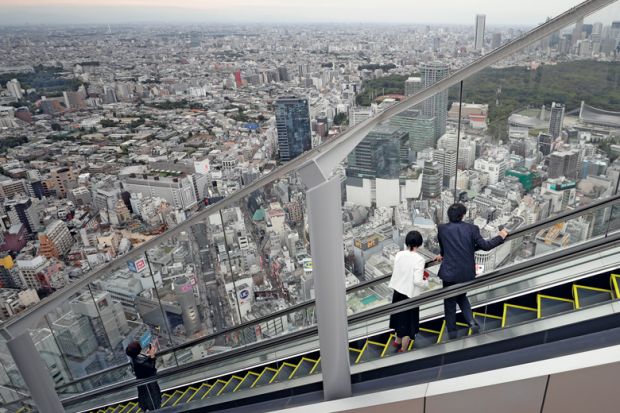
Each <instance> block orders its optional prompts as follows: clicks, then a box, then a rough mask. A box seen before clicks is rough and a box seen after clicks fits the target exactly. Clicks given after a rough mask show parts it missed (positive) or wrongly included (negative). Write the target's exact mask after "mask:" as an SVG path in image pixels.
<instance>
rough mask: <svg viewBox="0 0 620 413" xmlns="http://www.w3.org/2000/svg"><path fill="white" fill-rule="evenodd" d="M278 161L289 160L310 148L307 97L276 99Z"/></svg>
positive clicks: (310, 138)
mask: <svg viewBox="0 0 620 413" xmlns="http://www.w3.org/2000/svg"><path fill="white" fill-rule="evenodd" d="M276 127H277V129H278V150H279V152H280V161H283V162H286V161H290V160H291V159H294V158H296V157H298V156H299V155H301V154H302V153H303V152H305V151H307V150H309V149H311V148H312V137H311V134H310V109H309V108H308V99H306V98H299V97H295V96H283V97H280V98H279V99H278V100H277V101H276Z"/></svg>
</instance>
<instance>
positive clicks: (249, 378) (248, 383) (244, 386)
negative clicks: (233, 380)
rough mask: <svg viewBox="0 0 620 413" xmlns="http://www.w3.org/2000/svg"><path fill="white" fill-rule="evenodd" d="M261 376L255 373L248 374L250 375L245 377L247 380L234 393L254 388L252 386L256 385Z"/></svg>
mask: <svg viewBox="0 0 620 413" xmlns="http://www.w3.org/2000/svg"><path fill="white" fill-rule="evenodd" d="M259 376H260V374H258V373H255V372H253V371H250V372H248V374H246V375H245V378H244V379H243V380H242V381H241V383H239V385H238V386H237V388H236V389H235V390H234V391H241V390H246V389H249V388H250V387H252V384H254V382H255V381H256V379H257V378H258V377H259Z"/></svg>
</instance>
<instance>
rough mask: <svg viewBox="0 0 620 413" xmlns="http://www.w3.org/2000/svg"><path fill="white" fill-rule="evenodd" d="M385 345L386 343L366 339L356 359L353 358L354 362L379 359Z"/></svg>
mask: <svg viewBox="0 0 620 413" xmlns="http://www.w3.org/2000/svg"><path fill="white" fill-rule="evenodd" d="M385 346H386V344H381V343H379V342H376V341H372V340H366V345H365V346H364V348H363V349H362V352H361V353H360V354H359V356H358V357H357V360H355V363H356V364H357V363H364V362H367V361H372V360H377V359H380V358H381V356H382V355H383V352H384V350H385Z"/></svg>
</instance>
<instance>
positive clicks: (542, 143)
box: [538, 132, 553, 156]
mask: <svg viewBox="0 0 620 413" xmlns="http://www.w3.org/2000/svg"><path fill="white" fill-rule="evenodd" d="M552 148H553V137H552V136H551V135H548V134H546V133H542V132H540V133H539V134H538V151H539V152H540V153H542V155H543V156H548V155H550V154H551V149H552Z"/></svg>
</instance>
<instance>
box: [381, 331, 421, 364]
mask: <svg viewBox="0 0 620 413" xmlns="http://www.w3.org/2000/svg"><path fill="white" fill-rule="evenodd" d="M394 339H396V334H394V333H392V334H390V337H388V341H387V343H385V347H384V348H383V351H382V352H381V356H379V357H380V358H383V357H384V356H385V353H386V352H387V350H388V348H390V346H391V345H392V340H394ZM411 341H413V339H411ZM411 341H410V342H409V343H410V344H411Z"/></svg>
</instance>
